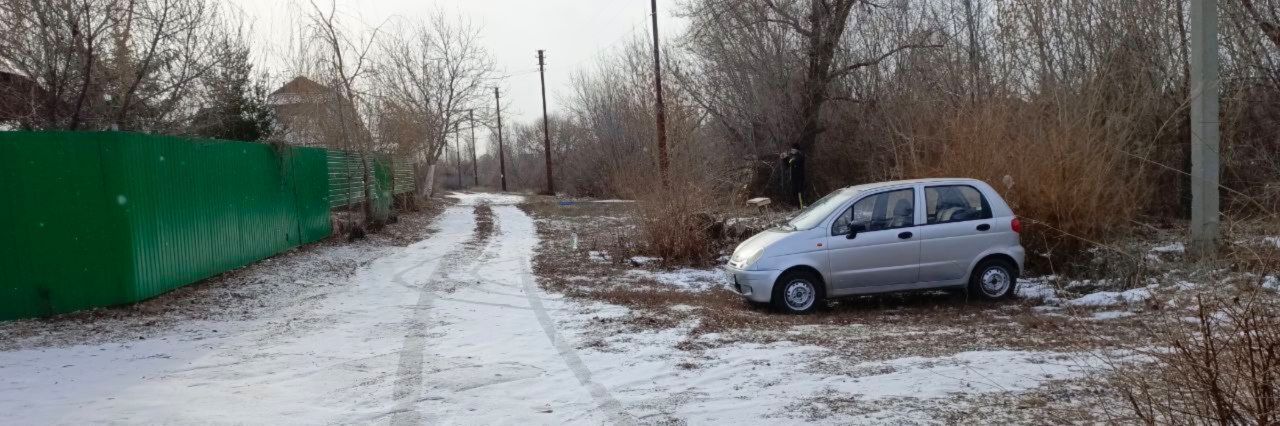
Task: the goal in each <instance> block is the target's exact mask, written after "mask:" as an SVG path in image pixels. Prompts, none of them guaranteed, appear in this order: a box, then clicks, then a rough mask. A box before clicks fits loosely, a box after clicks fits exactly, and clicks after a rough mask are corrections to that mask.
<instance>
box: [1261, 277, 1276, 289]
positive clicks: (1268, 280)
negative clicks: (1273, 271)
mask: <svg viewBox="0 0 1280 426" xmlns="http://www.w3.org/2000/svg"><path fill="white" fill-rule="evenodd" d="M1262 288H1265V289H1267V290H1280V278H1276V276H1275V275H1267V276H1266V277H1265V278H1263V279H1262Z"/></svg>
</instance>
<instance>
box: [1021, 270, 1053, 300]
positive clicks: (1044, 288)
mask: <svg viewBox="0 0 1280 426" xmlns="http://www.w3.org/2000/svg"><path fill="white" fill-rule="evenodd" d="M1056 279H1057V277H1055V276H1052V275H1050V276H1044V277H1036V278H1027V279H1020V280H1018V293H1017V294H1018V298H1021V299H1026V300H1039V301H1041V302H1043V303H1045V304H1048V305H1054V304H1057V303H1058V302H1059V301H1060V300H1059V299H1058V290H1056V289H1054V288H1053V285H1052V284H1050V283H1052V282H1053V281H1054V280H1056Z"/></svg>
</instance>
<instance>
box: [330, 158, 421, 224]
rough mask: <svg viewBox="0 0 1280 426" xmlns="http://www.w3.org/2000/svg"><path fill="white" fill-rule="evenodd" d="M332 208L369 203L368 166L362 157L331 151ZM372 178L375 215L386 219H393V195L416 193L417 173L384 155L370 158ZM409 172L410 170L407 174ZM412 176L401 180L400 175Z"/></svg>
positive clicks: (403, 163)
mask: <svg viewBox="0 0 1280 426" xmlns="http://www.w3.org/2000/svg"><path fill="white" fill-rule="evenodd" d="M328 153H329V161H328V163H329V206H330V207H331V208H334V209H337V208H340V207H346V206H350V205H356V204H360V203H363V202H364V201H365V191H364V190H365V188H364V176H365V171H364V167H365V165H364V163H363V162H362V161H361V159H360V155H359V154H356V153H351V152H347V151H339V150H329V151H328ZM365 161H367V162H368V167H369V175H370V176H371V177H372V178H373V186H372V187H370V188H369V193H370V195H371V196H372V197H373V205H372V206H373V216H374V218H377V219H379V220H386V219H387V218H388V217H390V216H391V208H392V201H393V198H394V197H393V194H403V193H406V192H411V191H413V170H412V167H411V166H409V165H408V163H407V162H405V161H403V160H394V159H392V158H391V157H389V156H386V155H382V154H375V155H367V156H366V157H365ZM405 169H408V171H407V172H406V171H405ZM405 174H407V175H408V178H407V179H404V180H403V181H402V180H400V176H402V175H405Z"/></svg>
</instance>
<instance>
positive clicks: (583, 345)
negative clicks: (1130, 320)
mask: <svg viewBox="0 0 1280 426" xmlns="http://www.w3.org/2000/svg"><path fill="white" fill-rule="evenodd" d="M452 196H453V197H454V198H457V199H458V203H457V204H454V205H451V206H449V207H448V208H447V209H445V210H444V211H443V212H442V213H440V214H439V216H438V217H435V218H434V219H433V220H432V221H431V222H427V219H426V218H420V219H417V220H419V222H415V223H417V225H415V226H416V227H407V228H406V227H405V225H404V224H405V223H409V222H402V223H401V224H398V225H396V226H401V228H394V227H393V228H389V229H388V230H386V231H384V234H387V233H392V234H396V237H395V238H389V239H388V238H386V237H385V236H383V235H382V234H379V235H375V236H372V237H370V239H367V240H363V242H359V243H354V244H336V243H334V244H328V245H322V246H319V247H310V248H308V249H306V250H301V251H298V252H294V253H289V254H285V255H282V256H279V257H277V258H274V259H271V260H268V261H264V262H261V263H260V264H258V265H255V266H253V267H250V268H246V269H245V270H242V271H237V272H234V273H232V274H229V275H230V276H231V277H232V278H235V279H234V280H232V281H234V282H230V283H229V282H222V281H218V280H217V279H215V280H211V281H210V282H209V283H205V284H202V285H199V286H195V287H197V288H203V290H196V291H195V292H194V295H190V294H189V295H186V296H183V295H181V294H179V293H181V292H182V291H178V292H175V293H173V294H170V295H166V296H162V297H160V298H157V299H156V300H153V301H151V302H147V303H146V304H144V305H147V304H150V306H149V307H145V309H143V308H140V307H138V306H135V307H130V308H118V309H114V310H107V311H104V313H102V314H101V315H99V314H96V313H89V314H86V315H84V316H82V317H79V318H74V317H73V318H69V319H68V318H60V319H52V320H36V321H26V322H21V321H20V322H13V323H6V324H0V413H4V414H3V416H2V417H3V418H4V421H5V423H7V424H83V423H143V424H192V423H197V424H207V423H216V424H224V423H236V424H241V423H249V424H264V423H266V424H280V423H284V424H317V423H325V424H332V423H343V424H346V423H361V424H363V423H373V424H495V423H496V424H513V423H518V424H633V423H641V424H651V423H662V424H684V423H691V424H736V423H758V422H760V421H761V420H762V419H768V421H769V422H771V423H783V424H795V423H814V422H816V423H833V424H849V423H894V424H902V423H912V424H947V423H954V421H949V420H955V419H988V420H990V419H996V418H998V419H1001V420H1000V422H1015V423H1016V422H1027V423H1035V422H1034V421H1033V420H1031V419H1029V418H1027V417H1025V414H1023V413H1024V412H1026V411H1027V410H1020V409H1018V408H1017V407H1018V406H1020V405H1019V404H1023V402H1020V401H1024V400H1026V399H1027V398H1032V399H1034V398H1043V395H1047V394H1048V393H1047V392H1057V391H1054V390H1053V389H1058V388H1055V387H1048V388H1046V387H1043V385H1045V384H1046V383H1051V382H1055V381H1060V380H1071V379H1074V378H1079V377H1081V376H1082V375H1084V374H1086V373H1087V371H1089V370H1090V368H1089V366H1088V365H1082V364H1081V362H1079V361H1078V359H1077V358H1075V357H1073V356H1072V354H1069V353H1062V352H1057V351H1045V350H1034V349H1035V348H1034V347H1031V348H1027V347H1019V346H1010V345H1002V344H999V341H995V343H990V344H981V345H956V347H954V348H951V349H950V350H922V349H920V348H916V347H913V346H911V345H913V344H915V345H916V346H930V347H934V346H937V345H936V344H935V343H936V342H937V341H938V338H940V337H945V336H957V338H958V339H962V340H963V339H966V338H967V339H969V340H975V339H974V338H973V336H977V334H975V333H976V331H977V330H980V329H983V328H981V327H977V326H974V327H971V326H969V325H966V323H959V324H957V323H955V322H954V318H951V317H952V316H954V317H960V316H966V317H975V315H974V313H973V312H977V313H979V314H981V315H979V316H980V317H982V318H990V319H991V321H996V322H997V323H998V324H997V325H1001V324H1002V325H1001V326H1002V327H1005V328H1016V327H1018V324H1017V323H1016V321H1015V320H1014V319H1012V318H1011V317H1009V316H1008V315H1012V313H1013V312H1015V311H1016V310H1017V309H1020V308H1019V307H1018V306H1016V305H1002V306H989V307H982V308H981V309H980V310H974V311H973V312H969V311H964V312H961V311H959V309H960V308H958V307H957V308H948V307H945V306H944V307H943V308H940V309H941V310H939V311H938V312H944V313H946V312H951V313H952V314H947V316H948V318H946V319H945V321H944V324H945V326H939V325H930V324H916V322H918V321H916V322H913V321H909V320H908V319H911V318H931V317H930V315H933V316H935V317H936V316H938V315H937V314H930V313H929V312H932V311H929V312H924V311H921V312H906V311H903V310H901V309H888V310H884V309H881V310H878V311H877V310H872V309H866V311H867V312H861V311H850V312H845V313H843V314H831V315H832V318H838V319H842V321H833V322H829V323H827V322H822V321H820V318H819V319H818V320H815V321H816V322H814V323H812V324H803V323H796V324H794V325H793V326H780V327H779V328H777V329H776V330H773V329H762V330H758V331H756V332H757V333H766V332H767V333H772V334H770V335H768V336H763V337H766V338H759V339H752V338H744V337H743V336H741V335H740V334H741V333H737V334H734V333H735V330H734V329H732V328H727V329H724V330H721V331H714V330H713V331H712V332H709V331H707V330H703V331H698V328H697V327H698V326H699V324H702V325H704V326H705V325H707V324H710V323H708V321H714V320H715V318H722V319H723V318H729V317H733V316H732V315H731V316H725V315H720V314H735V315H737V316H741V317H744V318H747V319H749V320H750V321H754V322H785V321H788V320H791V319H790V318H787V317H778V316H776V315H772V314H769V313H766V312H755V311H750V310H748V308H747V307H746V306H742V305H741V304H735V303H727V304H726V303H720V304H715V303H712V304H707V303H703V302H707V301H708V300H710V301H715V300H719V299H717V296H715V293H714V292H715V291H719V290H714V289H715V288H716V287H717V286H719V285H722V284H718V283H717V280H718V279H719V278H718V277H719V274H716V273H715V272H714V271H712V270H699V271H685V270H678V271H660V270H628V271H627V272H626V273H612V275H610V273H608V271H609V269H608V268H613V267H616V265H615V264H614V263H607V262H603V261H601V260H600V259H598V258H600V257H602V255H601V254H600V253H595V252H594V251H593V250H597V249H595V248H592V247H593V244H594V245H599V241H597V240H599V239H600V238H607V239H612V240H616V239H617V238H619V237H617V232H615V231H617V229H618V227H619V226H621V225H620V224H619V223H626V221H627V220H629V219H626V218H625V217H624V216H617V217H615V215H620V214H621V213H618V212H615V211H614V210H612V209H608V208H605V207H607V206H615V205H616V204H608V203H605V202H600V203H599V205H598V206H596V208H595V209H596V210H601V211H599V212H597V211H595V210H592V208H591V207H588V206H586V205H583V206H568V207H561V206H559V205H558V204H554V203H551V204H548V203H549V202H548V201H546V200H542V201H537V202H531V203H528V204H527V205H526V206H525V208H527V209H529V211H531V212H535V216H537V218H536V219H535V218H531V217H530V216H529V215H528V214H526V211H525V210H522V208H521V207H517V206H516V204H518V203H520V202H521V201H522V200H521V198H520V197H516V196H509V195H493V194H454V195H452ZM538 203H541V204H538ZM538 205H542V207H537V206H538ZM539 208H542V209H544V210H547V209H549V210H548V211H550V212H554V214H548V212H547V211H544V210H538V209H539ZM602 220H606V221H610V222H609V223H610V224H611V225H608V226H603V227H601V226H594V225H591V224H592V223H595V222H598V221H602ZM615 222H617V223H615ZM397 229H399V231H397ZM405 229H408V230H409V231H408V232H404V230H405ZM579 233H582V234H581V237H582V239H581V242H582V243H581V247H579V246H580V244H579V241H580V238H579V237H580V235H579ZM602 236H603V237H602ZM379 238H382V239H383V240H379ZM406 238H407V240H406ZM540 238H542V239H544V240H540ZM419 239H421V241H418V242H416V243H412V244H409V245H407V246H404V244H406V243H407V242H408V241H417V240H419ZM371 240H372V241H371ZM380 241H381V242H380ZM592 241H595V243H593V242H592ZM535 255H536V256H538V257H537V262H540V263H538V264H539V265H542V266H540V267H545V266H547V263H548V262H551V263H554V265H552V266H555V267H554V268H552V269H553V270H554V271H557V272H554V276H555V278H554V279H555V280H557V281H556V282H559V283H560V284H557V285H558V287H557V286H547V284H548V282H549V281H548V280H549V279H551V278H548V277H549V276H539V277H534V276H533V274H532V273H531V270H532V266H531V265H532V264H534V256H535ZM335 265H337V266H340V267H335ZM335 270H337V271H339V272H333V271H335ZM540 271H541V270H540ZM540 273H542V274H548V273H551V272H546V271H542V272H540ZM637 277H639V278H645V277H648V278H645V279H643V280H639V278H637ZM225 278H226V277H223V279H224V281H225ZM668 281H670V282H668ZM566 283H569V284H566ZM540 284H541V285H540ZM618 286H624V287H627V288H632V289H633V290H635V291H636V299H635V300H631V299H627V300H630V301H631V302H635V303H632V304H631V305H628V304H627V303H613V302H609V301H608V300H609V299H602V300H592V299H591V298H583V297H579V296H575V297H574V298H572V299H570V298H565V297H563V296H561V295H560V294H558V293H549V292H548V290H546V289H556V288H568V289H575V290H574V291H579V292H582V291H583V290H588V289H611V288H617V287H618ZM646 286H647V287H646ZM653 286H669V288H668V289H667V290H665V291H664V292H660V295H665V296H662V297H668V298H669V299H662V297H659V292H655V291H656V289H655V288H654V287H653ZM644 289H649V290H644ZM557 291H558V290H557ZM202 292H203V293H202ZM215 296H216V297H215ZM677 296H678V297H677ZM638 302H652V303H638ZM637 303H638V304H637ZM188 306H210V307H209V308H206V309H205V310H204V311H201V310H199V309H194V308H192V309H187V308H186V307H188ZM646 306H647V307H646ZM175 312H177V313H178V314H175ZM192 312H194V313H195V314H192ZM717 315H719V316H717ZM841 315H843V316H841ZM637 316H638V317H639V318H637ZM656 317H661V318H656ZM846 317H847V318H846ZM655 318H656V319H658V320H661V319H663V318H668V319H669V318H677V320H672V321H669V323H666V322H661V321H658V322H645V321H641V320H643V319H651V320H652V319H655ZM680 318H683V319H680ZM751 323H753V322H745V323H740V324H751ZM628 324H631V325H634V326H628ZM646 324H647V325H646ZM662 324H666V325H662ZM712 325H714V324H712ZM743 332H746V333H752V331H751V330H744V331H743ZM904 336H910V337H909V338H905V339H904ZM976 340H982V339H976ZM987 340H991V339H987ZM824 342H826V343H831V342H835V343H839V344H834V345H832V344H820V343H824ZM877 342H880V343H884V342H889V343H888V346H890V347H895V348H896V347H899V346H901V347H903V348H907V349H910V350H909V351H905V353H901V354H898V355H894V354H895V353H897V352H893V351H890V352H885V353H884V354H881V355H884V356H876V357H871V356H868V350H869V349H868V348H872V349H874V348H877V347H879V348H883V347H885V344H880V345H877V344H876V343H877ZM913 342H919V344H916V343H913ZM930 342H935V343H930ZM871 352H875V351H871ZM876 353H877V354H878V353H879V352H876ZM1086 364H1087V363H1086ZM1028 392H1031V393H1028ZM1028 395H1029V396H1028ZM1068 395H1069V394H1068ZM992 401H997V402H995V403H993V402H992ZM993 404H994V405H993ZM992 406H996V407H1005V409H1001V410H996V411H999V412H1000V413H1003V414H1002V417H991V413H992V408H991V407H992ZM957 416H958V417H957ZM966 416H968V417H966Z"/></svg>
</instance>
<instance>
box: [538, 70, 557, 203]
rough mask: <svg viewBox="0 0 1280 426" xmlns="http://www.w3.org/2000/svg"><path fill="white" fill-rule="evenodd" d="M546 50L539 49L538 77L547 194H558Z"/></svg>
mask: <svg viewBox="0 0 1280 426" xmlns="http://www.w3.org/2000/svg"><path fill="white" fill-rule="evenodd" d="M543 52H545V51H544V50H538V79H539V80H541V81H542V149H543V151H544V154H543V155H544V156H545V157H546V159H547V195H556V187H555V184H554V183H552V176H553V173H552V171H551V131H550V130H549V128H548V126H547V73H546V67H545V65H546V62H545V61H544V59H546V57H545V56H544V55H543Z"/></svg>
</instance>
